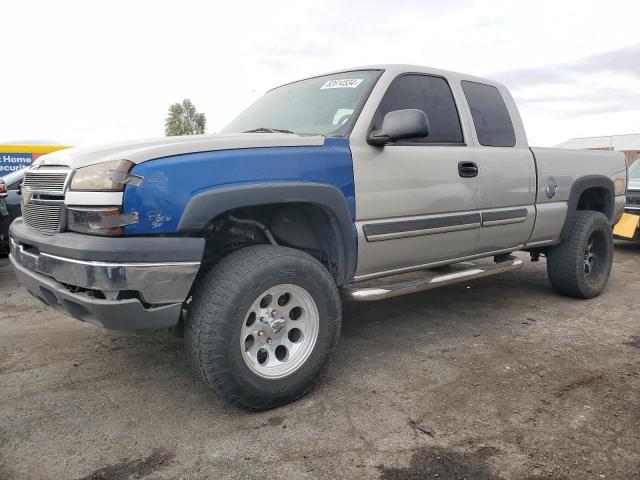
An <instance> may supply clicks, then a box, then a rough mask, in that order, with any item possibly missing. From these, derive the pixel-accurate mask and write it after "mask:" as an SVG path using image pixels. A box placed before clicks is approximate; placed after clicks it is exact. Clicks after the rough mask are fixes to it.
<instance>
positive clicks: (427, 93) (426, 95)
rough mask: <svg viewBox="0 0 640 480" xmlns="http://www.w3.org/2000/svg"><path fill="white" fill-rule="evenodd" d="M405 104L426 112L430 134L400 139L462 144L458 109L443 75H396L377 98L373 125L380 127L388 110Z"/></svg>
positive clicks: (390, 110)
mask: <svg viewBox="0 0 640 480" xmlns="http://www.w3.org/2000/svg"><path fill="white" fill-rule="evenodd" d="M408 108H415V109H418V110H422V111H423V112H424V113H425V114H426V115H427V118H428V119H429V135H427V136H426V137H423V138H415V139H411V140H410V141H402V142H399V143H418V144H454V145H464V138H463V136H462V127H461V126H460V117H459V116H458V109H457V108H456V104H455V101H454V99H453V94H452V93H451V88H450V87H449V84H448V83H447V81H446V80H445V79H444V78H442V77H433V76H430V75H417V74H416V75H414V74H411V75H402V76H400V77H398V78H396V79H395V80H394V81H393V82H392V83H391V85H389V88H388V89H387V92H386V93H385V94H384V97H383V99H382V101H381V102H380V106H379V107H378V111H377V112H376V115H375V117H374V127H373V128H374V129H378V128H380V127H381V124H382V119H383V118H384V116H385V115H386V114H387V113H389V112H393V111H395V110H404V109H408Z"/></svg>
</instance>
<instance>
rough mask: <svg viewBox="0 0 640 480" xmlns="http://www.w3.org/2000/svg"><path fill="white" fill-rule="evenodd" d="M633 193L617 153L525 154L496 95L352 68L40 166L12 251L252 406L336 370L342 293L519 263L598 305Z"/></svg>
mask: <svg viewBox="0 0 640 480" xmlns="http://www.w3.org/2000/svg"><path fill="white" fill-rule="evenodd" d="M626 179H627V178H626V168H625V163H624V160H623V156H622V154H621V153H612V152H589V151H571V150H557V149H548V148H530V147H529V145H528V143H527V138H526V136H525V132H524V128H523V125H522V121H521V119H520V115H519V113H518V110H517V108H516V105H515V103H514V101H513V99H512V97H511V95H510V94H509V92H508V90H507V89H506V88H505V87H504V86H502V85H500V84H499V83H496V82H493V81H490V80H485V79H482V78H476V77H472V76H469V75H463V74H459V73H453V72H447V71H442V70H435V69H432V68H425V67H419V66H407V65H380V66H372V67H362V68H355V69H349V70H344V71H339V72H334V73H330V74H326V75H320V76H317V77H312V78H308V79H305V80H300V81H297V82H293V83H289V84H286V85H283V86H280V87H277V88H274V89H273V90H270V91H269V92H267V93H266V94H265V95H264V96H263V97H261V98H260V99H258V100H257V101H256V102H255V103H254V104H253V105H251V106H250V107H248V108H247V109H246V110H245V111H244V112H243V113H241V114H240V115H239V116H238V117H237V118H236V119H235V120H233V121H232V122H231V123H229V124H228V125H227V126H226V127H225V128H224V129H223V130H222V131H221V132H220V133H219V134H215V135H202V136H187V137H169V138H160V139H153V140H144V141H135V142H128V143H119V144H112V145H106V146H99V147H93V148H73V149H70V150H63V151H60V152H56V153H53V154H49V155H46V156H44V157H41V161H40V162H39V164H38V165H37V166H35V167H34V168H31V169H30V170H28V171H27V172H26V176H25V180H24V183H23V186H22V211H23V217H22V218H18V219H16V220H15V221H14V222H13V224H12V225H11V229H10V237H11V242H10V243H11V255H10V258H11V262H12V264H13V266H14V268H15V271H16V274H17V276H18V278H19V280H20V282H21V284H22V285H23V286H24V287H26V288H27V289H28V290H29V291H30V292H31V293H32V294H33V295H35V296H36V297H38V298H39V299H40V300H42V301H43V302H44V303H46V304H47V305H50V306H52V307H54V308H55V309H57V310H60V311H61V312H63V313H65V314H67V315H70V316H72V317H75V318H77V319H80V320H82V321H85V322H89V323H93V324H96V325H101V326H103V327H106V328H109V329H142V328H166V327H170V328H174V329H175V330H176V331H177V332H179V333H180V334H182V335H184V337H185V343H186V351H187V356H188V358H189V360H190V363H191V364H192V366H193V367H194V369H195V371H196V372H197V373H198V374H199V376H200V377H201V378H202V380H203V381H204V382H205V383H206V384H207V385H208V386H210V387H212V388H213V389H214V390H215V391H216V392H218V393H219V394H220V395H221V396H223V397H224V398H226V399H228V400H229V401H231V402H234V403H235V404H237V405H239V406H241V407H244V408H246V409H250V410H262V409H269V408H273V407H276V406H278V405H282V404H285V403H287V402H291V401H293V400H295V399H297V398H299V397H301V396H302V395H304V394H305V393H306V392H308V391H309V390H310V389H311V388H312V386H313V385H314V384H315V383H316V382H317V381H318V379H319V378H320V377H321V375H322V374H323V373H324V372H325V371H326V369H327V366H328V364H329V360H330V358H331V356H332V353H333V352H334V350H335V349H336V345H337V344H338V339H339V337H340V328H341V321H342V317H341V302H342V300H353V301H365V300H368V301H371V300H379V299H384V298H389V297H392V296H396V295H402V294H406V293H414V292H418V291H424V290H429V289H432V288H435V287H440V286H444V285H450V284H452V283H456V282H466V281H469V280H471V279H473V278H480V277H484V276H487V275H493V274H497V273H500V272H507V271H512V270H514V269H516V268H518V267H519V266H521V265H522V263H523V260H522V257H521V256H520V257H518V256H512V255H511V254H512V253H513V252H515V251H518V250H523V251H526V252H530V255H531V258H532V259H533V260H538V259H539V258H540V256H543V257H545V258H546V262H547V270H548V275H549V280H550V283H551V286H552V287H553V288H554V289H555V290H556V291H557V292H559V293H561V294H563V295H568V296H571V297H576V298H592V297H595V296H597V295H598V294H600V293H601V292H602V290H603V289H604V288H605V286H606V284H607V281H608V277H609V274H610V271H611V266H612V256H613V240H612V224H614V223H615V222H616V221H617V220H618V219H619V218H620V216H621V215H622V212H623V210H624V207H625V190H626ZM461 301H462V300H461Z"/></svg>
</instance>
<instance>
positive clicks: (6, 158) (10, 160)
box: [0, 143, 69, 177]
mask: <svg viewBox="0 0 640 480" xmlns="http://www.w3.org/2000/svg"><path fill="white" fill-rule="evenodd" d="M63 148H69V147H66V146H64V145H21V144H13V145H9V144H7V143H0V177H2V176H4V175H7V174H9V173H11V172H15V171H17V170H22V169H23V168H28V167H30V166H31V165H32V164H33V162H35V161H36V160H37V159H38V158H39V157H40V156H41V155H46V154H47V153H51V152H55V151H57V150H62V149H63Z"/></svg>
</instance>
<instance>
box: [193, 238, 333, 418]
mask: <svg viewBox="0 0 640 480" xmlns="http://www.w3.org/2000/svg"><path fill="white" fill-rule="evenodd" d="M341 320H342V317H341V308H340V297H339V295H338V290H337V288H336V285H335V283H334V281H333V279H332V278H331V276H330V275H329V272H328V271H327V270H326V269H325V268H324V267H323V266H322V264H320V263H319V262H318V261H317V260H316V259H314V258H313V257H311V256H309V255H307V254H305V253H303V252H300V251H298V250H294V249H291V248H286V247H275V246H271V245H260V246H253V247H248V248H244V249H242V250H239V251H237V252H234V253H233V254H231V255H229V256H228V257H226V258H224V259H223V260H222V261H221V262H220V263H219V264H217V265H216V266H215V267H214V268H213V269H211V270H210V271H209V272H207V273H206V274H205V275H204V276H203V277H202V278H201V279H200V280H199V281H198V284H197V285H196V287H195V290H194V295H193V302H192V304H191V306H190V309H189V314H188V318H187V324H186V335H185V337H186V342H187V354H188V357H189V360H190V362H191V364H192V365H193V367H194V368H195V369H196V371H197V372H198V373H199V374H200V376H201V378H202V380H203V381H204V382H205V383H206V384H207V385H209V386H210V387H212V388H213V389H214V390H215V391H216V392H217V393H218V394H220V395H221V396H222V397H224V398H226V399H227V400H229V401H231V402H233V403H236V404H238V405H240V406H241V407H244V408H247V409H250V410H265V409H269V408H274V407H277V406H279V405H283V404H286V403H289V402H291V401H293V400H296V399H297V398H299V397H301V396H302V395H304V394H305V393H306V392H308V391H309V390H310V389H311V388H312V387H313V385H314V384H315V383H316V382H317V381H318V380H319V379H320V377H321V376H322V374H323V373H324V372H325V371H326V369H327V366H328V364H329V359H330V357H331V355H332V353H333V352H334V350H335V348H336V345H337V343H338V339H339V336H340V326H341Z"/></svg>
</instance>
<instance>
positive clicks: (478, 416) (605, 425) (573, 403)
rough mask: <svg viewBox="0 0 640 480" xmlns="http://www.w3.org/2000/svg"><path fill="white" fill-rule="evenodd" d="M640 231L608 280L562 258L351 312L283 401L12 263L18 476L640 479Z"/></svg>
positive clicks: (3, 470)
mask: <svg viewBox="0 0 640 480" xmlns="http://www.w3.org/2000/svg"><path fill="white" fill-rule="evenodd" d="M639 295H640V245H634V244H629V243H617V244H616V259H615V265H614V270H613V274H612V278H611V282H610V283H609V287H608V289H607V291H606V292H605V294H603V295H602V296H601V297H600V298H598V299H595V300H592V301H578V300H572V299H568V298H563V297H561V296H558V295H557V294H555V293H554V292H553V291H552V290H551V289H550V287H549V284H548V282H547V278H546V271H545V264H544V260H542V261H541V262H539V263H528V262H527V264H526V265H525V267H524V268H523V269H522V270H521V271H518V272H514V273H510V274H507V275H504V276H496V277H493V278H486V279H483V280H479V281H477V282H474V283H469V284H462V285H457V286H453V287H448V288H444V289H441V290H434V291H431V292H428V293H425V294H417V295H413V296H409V297H400V298H396V299H393V300H389V301H384V302H378V303H370V304H359V305H350V306H347V307H345V313H344V328H343V335H342V341H341V344H340V347H339V350H338V352H337V355H336V358H335V359H334V362H333V364H332V367H331V369H330V371H329V374H328V375H327V377H326V378H325V379H324V380H323V381H322V382H321V384H320V385H319V386H318V387H317V388H315V390H313V391H312V392H311V394H310V395H308V396H307V397H305V398H303V399H302V400H300V401H298V402H296V403H294V404H292V405H289V406H286V407H283V408H279V409H277V410H273V411H270V412H265V413H259V414H255V413H253V414H252V413H246V412H244V411H240V410H238V409H236V408H234V407H231V406H229V405H227V404H225V403H224V402H222V401H221V400H220V399H219V398H218V397H216V395H215V394H213V393H212V392H210V391H209V390H207V389H206V388H205V387H204V386H203V385H201V384H200V383H199V381H198V380H197V379H196V377H195V376H194V375H192V374H191V373H190V371H189V369H188V367H187V364H186V362H185V358H184V352H183V341H182V340H181V339H177V338H175V337H173V336H172V335H171V334H170V333H168V332H165V331H158V332H134V333H122V332H115V333H114V332H108V331H105V330H102V329H99V328H96V327H93V326H91V325H87V324H82V323H80V322H78V321H76V320H73V319H70V318H66V317H64V316H62V315H61V314H58V313H56V312H55V311H53V310H52V309H50V308H47V307H44V306H43V305H41V304H39V303H38V302H37V301H35V300H34V299H32V298H31V297H29V296H28V294H26V293H25V291H24V290H22V289H21V288H19V286H18V285H17V282H16V279H15V277H14V276H13V273H12V272H11V268H10V266H9V263H8V261H7V260H6V259H4V260H0V302H1V303H0V479H1V480H9V479H11V480H13V479H72V480H75V479H93V480H106V479H109V480H113V479H139V478H144V479H205V478H206V479H263V480H267V479H268V480H273V479H278V478H290V479H296V480H297V479H325V478H331V479H333V478H348V479H361V478H362V479H370V478H371V479H387V480H391V479H398V480H400V479H431V478H438V479H439V480H443V479H444V480H448V479H467V480H472V479H490V480H497V479H528V480H534V479H558V480H560V479H576V480H577V479H580V480H585V479H592V478H593V479H602V478H606V479H622V480H631V479H640V311H639V309H638V305H639V300H638V297H639Z"/></svg>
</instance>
